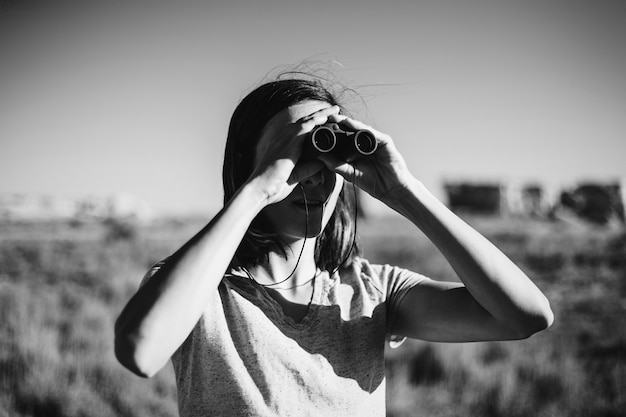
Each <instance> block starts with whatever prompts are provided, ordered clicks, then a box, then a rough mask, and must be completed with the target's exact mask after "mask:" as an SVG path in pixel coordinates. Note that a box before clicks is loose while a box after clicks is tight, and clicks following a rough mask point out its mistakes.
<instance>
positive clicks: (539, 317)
mask: <svg viewBox="0 0 626 417" xmlns="http://www.w3.org/2000/svg"><path fill="white" fill-rule="evenodd" d="M553 323H554V312H553V311H552V309H551V308H550V304H549V302H548V301H547V300H546V301H545V305H544V306H542V308H541V309H539V310H538V311H536V312H533V313H531V314H527V315H526V317H525V318H524V319H523V320H521V326H519V331H520V339H527V338H529V337H530V336H532V335H534V334H535V333H538V332H540V331H542V330H546V329H547V328H549V327H550V326H552V324H553Z"/></svg>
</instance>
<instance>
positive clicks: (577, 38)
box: [0, 0, 626, 214]
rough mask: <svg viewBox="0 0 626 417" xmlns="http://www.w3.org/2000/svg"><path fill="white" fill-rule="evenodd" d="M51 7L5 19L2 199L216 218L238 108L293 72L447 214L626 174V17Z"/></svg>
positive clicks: (360, 8)
mask: <svg viewBox="0 0 626 417" xmlns="http://www.w3.org/2000/svg"><path fill="white" fill-rule="evenodd" d="M48 3H49V2H44V1H26V2H21V3H20V2H15V3H14V4H13V3H12V2H4V3H0V4H2V6H0V7H1V8H0V193H25V194H32V195H58V196H62V197H71V198H73V197H80V196H85V195H92V196H106V195H111V194H128V195H133V196H135V197H137V198H138V199H140V200H143V201H145V202H147V203H148V204H149V205H151V206H152V207H154V209H155V210H156V211H157V212H159V213H164V214H165V213H168V214H172V213H180V214H184V213H194V214H196V213H214V212H215V211H217V210H219V209H220V208H221V207H222V199H223V193H222V187H221V166H222V158H223V149H224V144H225V138H226V133H227V129H228V123H229V120H230V116H231V114H232V111H233V110H234V108H235V106H236V105H237V103H238V102H239V101H240V100H241V99H242V98H243V97H244V96H245V95H246V94H247V93H248V92H250V91H251V90H252V89H253V88H254V87H256V86H258V85H260V84H261V83H262V82H264V81H267V80H270V79H271V78H272V76H275V75H277V74H278V73H279V72H280V71H286V70H290V69H306V70H309V71H312V72H314V73H315V74H318V75H321V76H323V77H326V78H329V79H332V80H333V82H334V83H335V84H336V85H344V86H347V87H350V88H352V89H354V91H355V93H354V94H350V95H347V96H345V97H344V99H345V104H346V105H347V107H348V108H349V109H350V110H351V112H352V114H353V115H354V116H355V117H356V118H359V119H361V120H363V121H364V122H366V123H368V124H370V125H372V126H374V127H376V128H377V129H378V130H381V131H383V132H386V133H388V134H390V135H391V136H392V138H393V140H394V142H395V143H396V145H397V147H398V149H399V150H400V152H401V153H402V154H403V156H404V157H405V159H406V160H407V163H408V166H409V169H410V170H411V172H412V173H413V175H414V176H415V177H417V178H418V179H420V180H421V181H423V182H424V183H425V184H426V186H427V187H429V188H430V189H431V190H432V191H433V192H434V193H435V194H436V195H438V196H440V197H442V198H443V192H442V183H443V181H446V180H459V179H461V180H468V179H469V180H476V181H478V180H488V181H503V182H507V183H508V182H522V183H524V182H539V183H542V184H546V185H547V186H549V187H567V186H572V185H574V184H576V183H577V182H580V181H586V180H597V181H610V180H614V179H616V178H624V177H626V164H625V163H624V159H625V158H624V157H625V156H626V47H625V45H626V25H624V24H623V22H624V21H626V3H624V2H623V1H621V0H616V1H613V0H567V1H566V0H528V1H526V0H520V1H511V0H459V1H449V0H428V1H419V0H412V1H411V0H405V1H394V0H387V1H385V2H380V1H356V0H350V1H327V0H315V1H308V2H298V1H293V0H292V1H253V0H250V1H238V0H229V1H223V2H219V1H210V2H199V1H195V2H189V1H181V2H169V3H166V2H163V3H157V2H121V1H105V2H95V1H83V2H68V1H59V2H55V4H54V5H50V4H48ZM373 207H375V205H374V206H373ZM378 209H380V207H379V208H378Z"/></svg>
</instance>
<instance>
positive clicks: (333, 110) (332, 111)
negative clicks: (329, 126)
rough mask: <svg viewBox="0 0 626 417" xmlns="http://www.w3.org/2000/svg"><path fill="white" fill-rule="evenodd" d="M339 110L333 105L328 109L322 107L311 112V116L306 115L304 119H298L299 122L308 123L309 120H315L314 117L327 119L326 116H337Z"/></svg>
mask: <svg viewBox="0 0 626 417" xmlns="http://www.w3.org/2000/svg"><path fill="white" fill-rule="evenodd" d="M340 110H341V109H340V108H339V106H337V105H334V106H330V107H324V108H323V109H320V110H318V111H316V112H313V113H311V114H308V115H306V116H304V117H301V118H300V120H299V121H300V122H308V121H309V120H311V119H313V118H315V117H326V118H328V116H330V115H332V114H339V111H340Z"/></svg>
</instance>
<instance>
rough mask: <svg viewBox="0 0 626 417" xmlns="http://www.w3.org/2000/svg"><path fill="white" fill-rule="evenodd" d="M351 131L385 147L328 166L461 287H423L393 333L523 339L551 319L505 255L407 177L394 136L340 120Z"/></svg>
mask: <svg viewBox="0 0 626 417" xmlns="http://www.w3.org/2000/svg"><path fill="white" fill-rule="evenodd" d="M332 120H333V121H335V122H337V123H339V124H340V125H342V126H343V127H345V128H347V129H352V130H358V129H368V130H371V131H372V132H374V134H375V135H376V137H377V139H378V142H379V148H378V150H377V151H376V153H375V154H374V155H372V156H371V157H367V158H362V159H358V160H355V161H351V162H348V163H344V162H342V161H338V160H336V159H333V158H332V157H331V156H324V157H323V158H321V159H323V161H324V162H325V163H326V164H327V165H328V166H329V168H332V169H334V170H336V171H337V172H338V173H340V174H341V175H342V176H344V177H345V178H346V179H347V180H349V181H352V182H355V183H356V184H357V185H358V186H359V187H360V188H362V189H363V190H365V191H366V192H368V193H369V194H371V195H372V196H374V197H375V198H377V199H379V200H380V201H382V202H384V203H385V204H387V205H388V206H389V207H390V208H392V209H393V210H395V211H397V212H398V213H400V214H402V215H403V216H404V217H406V218H407V219H409V220H410V221H411V222H413V224H415V225H416V226H417V227H418V228H419V229H420V230H421V231H422V232H423V233H424V234H425V235H426V236H427V237H428V238H429V239H430V240H431V241H432V242H433V243H434V244H435V245H436V246H437V248H438V249H439V250H440V251H441V253H442V254H443V255H444V256H445V258H446V259H447V260H448V262H449V263H450V265H451V266H452V268H453V269H454V270H455V272H456V273H457V274H458V276H459V278H460V279H461V281H462V284H460V283H451V282H438V281H433V280H425V281H422V282H421V283H420V284H419V285H417V286H415V287H414V288H413V289H411V290H410V291H409V293H408V294H407V296H406V297H405V298H404V299H403V301H402V302H401V305H400V306H399V310H398V313H397V316H396V320H395V323H394V329H393V330H394V333H396V334H398V335H404V336H408V337H412V338H418V339H424V340H431V341H449V342H453V341H454V342H463V341H477V340H504V339H520V338H525V337H528V336H530V335H531V334H533V333H535V332H537V331H539V330H542V329H545V328H546V327H548V326H550V325H551V324H552V321H553V314H552V310H551V309H550V305H549V303H548V300H547V299H546V297H545V296H544V295H543V294H542V293H541V291H540V290H539V289H538V288H537V287H536V286H535V285H534V284H533V283H532V281H531V280H530V279H529V278H528V277H527V276H526V275H525V274H524V273H523V272H522V271H521V270H520V269H519V268H518V267H517V266H516V265H515V264H514V263H513V262H511V261H510V260H509V259H508V258H507V257H506V256H505V255H504V254H503V253H502V252H501V251H500V250H498V249H497V248H496V247H495V246H494V245H493V244H491V243H490V242H489V241H488V240H487V239H486V238H485V237H483V236H482V235H481V234H480V233H478V232H477V231H476V230H474V229H473V228H471V227H470V226H469V225H468V224H466V223H465V222H464V221H463V220H461V219H460V218H459V217H457V216H456V215H455V214H454V213H452V212H451V211H450V210H449V209H448V208H446V207H445V206H444V205H443V204H442V203H441V202H440V201H438V200H437V199H436V198H435V197H434V196H433V195H432V194H431V193H430V192H429V191H428V190H427V189H426V188H425V187H424V186H423V185H422V184H421V183H420V182H419V181H418V180H417V179H415V178H414V177H413V176H412V175H411V174H410V173H409V171H408V169H407V167H406V164H405V162H404V159H403V158H402V156H401V155H400V153H399V152H398V151H397V150H396V148H395V146H394V144H393V141H392V140H391V138H390V137H389V136H387V135H385V134H383V133H381V132H378V131H376V130H374V129H372V128H371V127H369V126H367V125H365V124H363V123H361V122H358V121H356V120H352V119H349V118H347V117H345V116H341V115H340V116H334V117H332Z"/></svg>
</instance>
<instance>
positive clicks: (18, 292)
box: [0, 218, 626, 417]
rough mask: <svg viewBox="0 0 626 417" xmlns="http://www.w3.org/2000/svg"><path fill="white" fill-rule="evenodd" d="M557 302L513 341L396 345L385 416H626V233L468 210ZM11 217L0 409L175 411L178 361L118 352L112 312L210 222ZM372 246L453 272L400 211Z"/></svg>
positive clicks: (5, 255)
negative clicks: (140, 370)
mask: <svg viewBox="0 0 626 417" xmlns="http://www.w3.org/2000/svg"><path fill="white" fill-rule="evenodd" d="M468 221H469V222H470V223H472V224H473V225H474V226H475V227H476V228H477V229H479V230H480V231H482V232H483V233H484V234H485V235H486V236H487V237H488V238H489V239H490V240H492V241H493V242H494V243H496V244H497V245H498V246H499V247H500V248H501V249H502V250H503V251H504V252H505V253H506V254H507V255H508V256H509V257H511V258H512V259H513V260H515V261H516V262H518V263H519V265H520V266H521V267H522V268H523V269H524V270H525V271H526V272H527V273H528V274H529V275H530V276H531V278H532V279H533V280H534V281H535V282H536V283H537V284H538V286H539V287H540V288H541V289H542V290H544V292H545V293H546V294H547V295H548V297H549V299H550V300H551V303H552V307H553V309H554V311H555V315H556V321H555V324H554V326H553V327H552V328H551V329H550V330H548V331H546V332H543V333H540V334H538V335H535V336H533V337H531V338H530V339H527V340H523V341H516V342H497V343H496V342H493V343H467V344H439V343H425V342H418V341H407V342H406V343H404V344H403V345H402V346H400V347H399V348H397V349H389V350H388V352H387V357H388V361H387V398H388V415H389V416H394V417H405V416H415V415H422V416H493V417H497V416H507V417H509V416H513V417H515V416H581V417H582V416H603V417H610V416H616V417H617V416H622V415H623V413H624V410H626V395H625V394H624V393H626V326H624V322H625V319H626V232H625V231H624V230H623V229H617V228H598V227H592V226H587V225H585V224H581V223H571V222H551V223H549V222H546V221H541V220H529V219H493V218H492V219H487V218H469V219H468ZM202 224H203V223H202V221H201V220H185V221H181V220H167V221H165V220H164V221H162V222H160V223H158V224H154V225H150V226H139V225H136V224H132V223H128V222H123V221H120V220H115V219H110V220H108V221H106V222H101V223H93V222H92V223H83V222H76V221H75V222H70V223H60V222H57V223H38V224H29V223H21V224H0V317H1V320H0V417H5V416H11V417H12V416H16V417H18V416H19V417H22V416H23V417H26V416H47V417H61V416H68V417H69V416H77V417H78V416H98V417H100V416H116V417H118V416H176V415H177V411H176V392H175V385H174V378H173V372H172V369H171V366H167V367H166V368H165V369H163V370H162V371H161V372H160V373H159V374H157V376H155V377H154V378H152V379H141V378H138V377H136V376H134V375H132V374H131V373H130V372H128V371H126V370H125V369H123V368H122V367H121V365H119V364H118V363H117V361H116V360H115V357H114V355H113V323H114V320H115V317H116V316H117V314H118V313H119V311H120V310H121V309H122V307H123V305H124V304H125V303H126V301H127V300H128V299H129V297H130V296H131V295H132V293H133V292H134V291H135V290H136V288H137V285H138V282H139V280H140V279H141V277H142V276H143V274H144V273H145V271H146V270H147V269H148V267H149V266H150V265H152V264H153V263H154V262H156V261H158V260H160V259H162V258H163V257H165V256H167V255H168V254H169V253H170V252H171V251H172V250H174V249H175V248H176V247H177V246H179V245H180V244H182V243H183V242H184V241H185V240H187V239H188V238H189V237H191V236H192V235H193V234H194V233H195V231H196V230H198V229H199V228H200V227H201V226H202ZM359 234H360V240H361V244H362V246H363V248H364V251H365V255H366V256H367V257H368V258H369V259H370V260H371V261H372V262H377V263H389V264H396V265H400V266H403V267H407V268H411V269H414V270H416V271H418V272H421V273H423V274H425V275H428V276H431V277H433V278H436V279H445V280H455V279H456V278H455V274H454V272H453V271H452V270H451V268H450V267H449V266H448V265H447V263H446V262H445V260H444V259H443V258H442V256H441V255H440V254H439V253H438V252H437V250H436V249H435V248H434V247H433V246H432V244H430V242H428V241H427V240H426V239H425V238H424V237H423V235H421V234H420V233H419V232H418V231H417V229H415V228H414V227H413V226H411V225H409V224H407V223H406V222H405V221H404V220H402V219H398V218H390V219H382V220H379V219H368V220H365V221H362V222H361V223H359Z"/></svg>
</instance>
